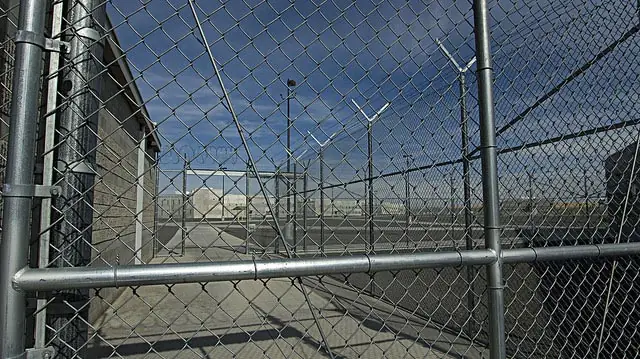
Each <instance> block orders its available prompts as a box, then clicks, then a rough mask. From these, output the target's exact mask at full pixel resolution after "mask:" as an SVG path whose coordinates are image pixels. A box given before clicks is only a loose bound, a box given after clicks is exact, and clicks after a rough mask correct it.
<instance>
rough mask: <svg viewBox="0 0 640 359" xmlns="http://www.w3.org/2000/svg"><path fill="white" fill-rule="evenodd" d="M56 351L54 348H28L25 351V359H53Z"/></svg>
mask: <svg viewBox="0 0 640 359" xmlns="http://www.w3.org/2000/svg"><path fill="white" fill-rule="evenodd" d="M55 355H56V349H55V348H54V347H46V348H29V349H27V350H26V351H25V355H24V358H25V359H51V358H53V357H55Z"/></svg>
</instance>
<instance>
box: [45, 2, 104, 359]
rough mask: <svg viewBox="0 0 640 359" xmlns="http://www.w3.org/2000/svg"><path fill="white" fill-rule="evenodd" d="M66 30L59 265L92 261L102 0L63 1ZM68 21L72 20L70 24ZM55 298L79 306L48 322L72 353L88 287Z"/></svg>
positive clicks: (51, 314)
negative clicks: (67, 48) (75, 309)
mask: <svg viewBox="0 0 640 359" xmlns="http://www.w3.org/2000/svg"><path fill="white" fill-rule="evenodd" d="M65 4H66V5H65V11H66V16H65V20H66V22H65V29H66V32H65V36H66V38H67V39H68V41H69V56H68V60H67V61H66V63H65V66H63V67H62V71H63V77H64V82H65V84H66V85H67V87H65V88H66V89H68V92H65V91H66V90H65V89H63V90H62V91H60V92H61V93H62V98H63V100H62V102H61V106H60V119H59V121H58V126H57V131H56V132H57V135H58V138H59V141H60V143H59V145H58V146H57V152H56V155H57V156H56V160H57V164H56V167H57V169H58V171H57V175H56V176H55V180H56V184H57V185H59V186H60V188H61V190H60V196H58V197H56V198H55V199H54V200H53V203H54V210H53V213H54V216H56V217H55V218H56V221H55V222H54V223H55V225H54V229H53V231H52V233H51V244H52V246H51V247H52V248H54V249H55V251H54V252H53V253H52V258H51V262H52V265H53V266H56V267H66V266H85V265H88V263H90V262H91V251H92V247H91V243H92V236H93V228H92V226H93V215H94V210H95V207H94V205H93V204H94V203H93V202H94V191H93V190H94V186H95V183H96V181H95V176H96V174H97V168H96V156H97V152H98V151H97V148H98V147H97V145H98V135H97V133H98V113H99V111H100V109H101V108H102V107H103V106H104V103H103V101H102V99H101V97H100V96H101V93H102V83H103V79H105V78H108V76H107V75H105V74H104V73H105V71H106V70H105V69H106V67H105V66H106V65H105V64H104V61H103V53H104V42H105V41H106V40H105V35H104V24H105V22H106V4H105V3H104V2H102V1H98V0H67V1H65ZM67 24H68V26H67ZM57 299H58V300H62V301H70V302H71V301H73V302H75V303H76V305H77V308H81V309H79V310H78V311H77V312H70V311H68V310H65V309H63V308H55V307H51V308H50V309H49V310H48V314H47V317H48V320H47V321H48V326H50V327H51V328H52V331H54V332H55V333H56V335H55V336H54V338H53V339H54V340H53V345H54V346H56V347H58V356H60V357H63V358H65V357H73V356H74V355H76V353H77V350H79V349H80V348H82V347H83V346H84V345H85V344H86V341H87V338H88V333H89V331H88V324H87V320H88V317H89V306H88V305H85V303H87V302H88V301H89V300H90V293H89V291H88V290H69V291H64V292H58V293H57Z"/></svg>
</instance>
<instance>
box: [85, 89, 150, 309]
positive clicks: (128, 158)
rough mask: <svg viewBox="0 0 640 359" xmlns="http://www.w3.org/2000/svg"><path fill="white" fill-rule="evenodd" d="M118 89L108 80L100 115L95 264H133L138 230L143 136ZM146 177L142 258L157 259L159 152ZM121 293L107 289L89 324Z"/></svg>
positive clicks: (147, 165) (94, 305) (147, 157)
mask: <svg viewBox="0 0 640 359" xmlns="http://www.w3.org/2000/svg"><path fill="white" fill-rule="evenodd" d="M120 89H121V86H119V85H118V84H117V83H116V82H115V81H114V80H113V79H111V78H110V77H108V76H105V79H104V83H103V94H102V98H103V99H109V100H108V101H107V102H106V104H105V107H104V108H103V109H102V110H101V111H100V113H99V123H98V137H99V148H98V151H97V156H96V162H97V171H98V176H96V185H95V188H94V206H95V211H94V225H93V238H92V241H93V253H92V259H93V263H92V265H95V266H104V265H114V264H116V263H119V264H121V265H122V264H134V252H135V227H136V190H137V166H138V165H137V161H138V143H139V141H140V138H141V135H142V132H141V125H140V123H139V122H138V120H137V119H135V118H134V117H131V115H132V113H133V112H134V108H132V104H131V102H130V101H128V99H127V98H126V97H125V96H124V95H122V94H118V95H116V93H118V91H120ZM144 162H145V164H144V168H145V175H144V189H145V192H144V196H143V203H144V210H143V215H142V219H143V221H142V222H143V230H142V249H141V259H142V260H143V262H146V261H148V260H149V259H151V257H152V254H153V253H152V251H153V245H152V238H153V229H154V228H153V225H154V210H155V207H156V206H155V202H154V201H155V195H156V188H155V187H156V172H155V153H154V150H153V149H151V148H149V147H147V151H146V155H145V161H144ZM121 291H122V289H115V288H110V289H102V290H100V298H102V299H103V300H96V299H95V298H94V300H93V301H92V303H91V309H90V315H89V318H90V320H94V319H95V318H96V317H98V316H99V315H100V314H101V313H102V312H104V310H105V309H106V308H107V304H106V303H110V302H113V300H114V299H115V298H116V297H117V296H118V295H119V293H120V292H121Z"/></svg>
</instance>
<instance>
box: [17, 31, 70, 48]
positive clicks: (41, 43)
mask: <svg viewBox="0 0 640 359" xmlns="http://www.w3.org/2000/svg"><path fill="white" fill-rule="evenodd" d="M14 41H15V43H16V44H17V43H21V42H25V43H28V44H34V45H36V46H38V47H40V48H42V49H43V50H45V51H55V52H66V53H68V52H69V50H70V48H69V43H68V42H66V41H62V40H56V39H49V38H46V37H44V35H42V34H36V33H35V32H32V31H25V30H18V31H16V37H15V40H14Z"/></svg>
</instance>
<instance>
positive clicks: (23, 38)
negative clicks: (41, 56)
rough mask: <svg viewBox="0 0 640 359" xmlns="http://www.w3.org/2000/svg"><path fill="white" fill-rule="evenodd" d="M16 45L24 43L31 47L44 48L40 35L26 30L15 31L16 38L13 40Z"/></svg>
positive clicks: (43, 39)
mask: <svg viewBox="0 0 640 359" xmlns="http://www.w3.org/2000/svg"><path fill="white" fill-rule="evenodd" d="M14 42H15V43H16V44H19V43H26V44H31V45H36V46H38V47H40V48H42V49H44V48H45V42H46V40H45V38H44V35H42V34H37V33H35V32H33V31H27V30H18V31H16V38H15V40H14Z"/></svg>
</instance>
